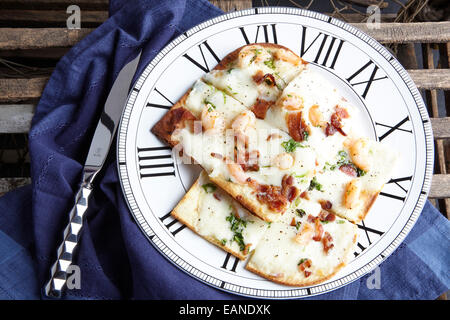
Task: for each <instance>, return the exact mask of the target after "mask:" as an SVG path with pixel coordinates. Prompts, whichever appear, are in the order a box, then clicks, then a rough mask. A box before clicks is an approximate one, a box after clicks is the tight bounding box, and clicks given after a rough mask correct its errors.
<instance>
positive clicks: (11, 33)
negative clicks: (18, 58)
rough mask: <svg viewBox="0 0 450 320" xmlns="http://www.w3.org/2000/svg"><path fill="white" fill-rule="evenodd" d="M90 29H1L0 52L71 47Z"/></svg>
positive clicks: (90, 29)
mask: <svg viewBox="0 0 450 320" xmlns="http://www.w3.org/2000/svg"><path fill="white" fill-rule="evenodd" d="M92 30H93V29H92V28H81V29H78V30H77V29H72V30H69V29H66V28H1V29H0V50H13V49H14V50H15V49H39V48H52V47H71V46H73V45H74V44H76V43H77V42H79V41H80V40H81V39H83V38H84V37H85V36H86V35H88V34H89V33H91V32H92Z"/></svg>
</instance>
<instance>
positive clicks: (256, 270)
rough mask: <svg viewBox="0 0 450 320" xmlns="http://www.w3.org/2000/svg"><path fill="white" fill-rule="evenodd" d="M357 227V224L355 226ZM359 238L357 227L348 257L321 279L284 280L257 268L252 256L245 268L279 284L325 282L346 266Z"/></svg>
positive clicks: (292, 284) (304, 284)
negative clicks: (303, 280)
mask: <svg viewBox="0 0 450 320" xmlns="http://www.w3.org/2000/svg"><path fill="white" fill-rule="evenodd" d="M355 228H356V226H355ZM357 238H358V234H357V233H356V229H355V235H354V236H353V241H352V243H351V245H350V246H348V247H347V249H346V250H345V257H346V259H345V261H342V262H341V263H340V264H338V265H337V266H336V267H335V269H334V270H333V272H332V273H330V274H328V275H327V276H325V277H322V278H320V279H317V280H314V281H306V282H292V281H287V280H282V279H280V278H277V277H274V276H271V275H268V274H265V273H264V272H261V271H259V270H258V269H257V268H255V267H253V266H252V265H251V258H250V260H249V262H248V263H247V265H246V266H245V269H247V270H248V271H250V272H253V273H255V274H257V275H259V276H260V277H263V278H265V279H267V280H270V281H273V282H276V283H279V284H283V285H286V286H292V287H306V286H312V285H316V284H319V283H322V282H325V281H327V280H329V279H331V278H332V277H334V276H335V275H336V273H338V271H339V270H341V269H342V268H343V267H345V266H346V265H347V260H348V254H349V251H350V250H351V249H352V248H353V247H354V246H355V244H356V240H357Z"/></svg>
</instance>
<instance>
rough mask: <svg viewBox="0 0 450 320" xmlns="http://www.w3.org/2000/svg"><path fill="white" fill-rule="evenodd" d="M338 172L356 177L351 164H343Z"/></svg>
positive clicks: (356, 174) (356, 173)
mask: <svg viewBox="0 0 450 320" xmlns="http://www.w3.org/2000/svg"><path fill="white" fill-rule="evenodd" d="M339 170H341V171H342V172H343V173H345V174H348V175H349V176H351V177H357V176H358V172H357V171H356V169H355V167H354V166H352V165H351V164H343V165H342V166H340V167H339Z"/></svg>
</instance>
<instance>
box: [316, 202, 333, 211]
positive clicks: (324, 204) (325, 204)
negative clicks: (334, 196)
mask: <svg viewBox="0 0 450 320" xmlns="http://www.w3.org/2000/svg"><path fill="white" fill-rule="evenodd" d="M319 203H320V206H321V207H322V209H324V210H330V209H331V207H332V206H333V205H332V204H331V202H330V201H328V200H319Z"/></svg>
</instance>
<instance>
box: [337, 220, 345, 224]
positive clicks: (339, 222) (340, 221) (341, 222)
mask: <svg viewBox="0 0 450 320" xmlns="http://www.w3.org/2000/svg"><path fill="white" fill-rule="evenodd" d="M336 223H338V224H343V223H345V221H344V220H338V221H336Z"/></svg>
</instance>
